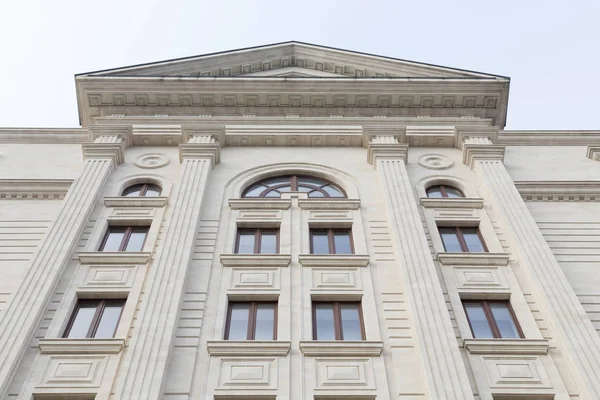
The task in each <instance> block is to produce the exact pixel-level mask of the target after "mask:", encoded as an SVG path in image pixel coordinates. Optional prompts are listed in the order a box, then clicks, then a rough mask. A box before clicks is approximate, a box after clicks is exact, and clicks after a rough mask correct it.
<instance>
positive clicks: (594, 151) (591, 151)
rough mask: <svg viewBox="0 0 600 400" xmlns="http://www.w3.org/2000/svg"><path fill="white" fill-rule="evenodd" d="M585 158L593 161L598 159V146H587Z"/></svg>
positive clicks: (599, 154) (599, 147)
mask: <svg viewBox="0 0 600 400" xmlns="http://www.w3.org/2000/svg"><path fill="white" fill-rule="evenodd" d="M587 158H589V159H591V160H595V161H600V146H588V148H587Z"/></svg>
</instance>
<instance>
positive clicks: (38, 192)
mask: <svg viewBox="0 0 600 400" xmlns="http://www.w3.org/2000/svg"><path fill="white" fill-rule="evenodd" d="M72 183H73V180H71V179H48V180H45V179H43V180H42V179H0V200H57V199H58V200H60V199H63V198H64V197H65V195H66V194H67V191H68V190H69V188H70V187H71V184H72Z"/></svg>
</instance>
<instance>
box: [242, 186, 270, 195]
mask: <svg viewBox="0 0 600 400" xmlns="http://www.w3.org/2000/svg"><path fill="white" fill-rule="evenodd" d="M265 189H266V187H264V186H263V185H256V186H253V187H251V188H250V189H248V191H247V192H246V193H244V196H243V197H258V196H260V194H261V193H262V192H263V191H264V190H265Z"/></svg>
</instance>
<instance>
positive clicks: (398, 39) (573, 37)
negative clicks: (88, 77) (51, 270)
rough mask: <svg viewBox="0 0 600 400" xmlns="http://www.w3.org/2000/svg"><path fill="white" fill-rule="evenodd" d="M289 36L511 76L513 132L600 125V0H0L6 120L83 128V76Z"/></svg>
mask: <svg viewBox="0 0 600 400" xmlns="http://www.w3.org/2000/svg"><path fill="white" fill-rule="evenodd" d="M287 40H298V41H304V42H309V43H314V44H321V45H326V46H332V47H339V48H343V49H348V50H356V51H362V52H367V53H374V54H380V55H385V56H391V57H397V58H403V59H408V60H414V61H422V62H428V63H433V64H440V65H445V66H451V67H457V68H464V69H469V70H475V71H482V72H489V73H494V74H499V75H506V76H510V77H511V88H510V100H509V110H508V123H507V127H506V128H507V129H600V0H571V1H566V0H565V1H558V0H545V1H541V0H518V1H517V0H504V1H482V0H478V1H463V0H455V1H449V0H431V1H419V0H411V1H404V0H388V1H383V0H362V1H355V0H343V1H342V0H327V1H326V0H317V1H313V0H298V1H283V0H279V1H266V0H265V1H260V0H250V1H246V0H230V1H222V0H221V1H220V0H212V1H205V0H195V1H192V0H189V1H183V0H181V1H178V0H162V1H157V0H143V1H141V0H140V1H137V0H136V1H133V0H132V1H128V0H118V1H117V0H102V1H94V2H91V1H85V0H36V1H34V0H31V1H28V0H4V1H3V2H2V5H1V6H0V54H1V55H2V62H1V63H0V88H1V89H2V95H0V127H75V126H78V116H77V106H76V99H75V84H74V74H76V73H81V72H87V71H92V70H99V69H106V68H114V67H121V66H125V65H131V64H138V63H145V62H152V61H159V60H164V59H170V58H176V57H185V56H190V55H197V54H204V53H210V52H216V51H223V50H230V49H237V48H241V47H248V46H256V45H262V44H268V43H275V42H281V41H287Z"/></svg>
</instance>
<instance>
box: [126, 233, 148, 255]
mask: <svg viewBox="0 0 600 400" xmlns="http://www.w3.org/2000/svg"><path fill="white" fill-rule="evenodd" d="M147 232H148V228H145V227H136V228H133V229H132V231H131V236H129V240H128V241H127V247H125V251H142V248H143V247H144V241H145V240H146V233H147Z"/></svg>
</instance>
